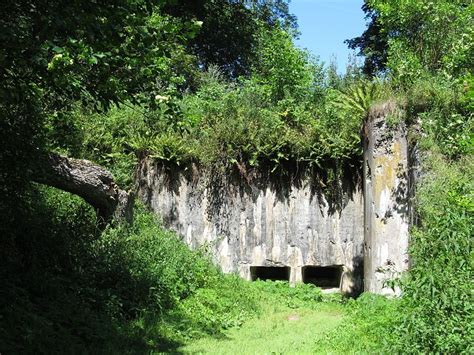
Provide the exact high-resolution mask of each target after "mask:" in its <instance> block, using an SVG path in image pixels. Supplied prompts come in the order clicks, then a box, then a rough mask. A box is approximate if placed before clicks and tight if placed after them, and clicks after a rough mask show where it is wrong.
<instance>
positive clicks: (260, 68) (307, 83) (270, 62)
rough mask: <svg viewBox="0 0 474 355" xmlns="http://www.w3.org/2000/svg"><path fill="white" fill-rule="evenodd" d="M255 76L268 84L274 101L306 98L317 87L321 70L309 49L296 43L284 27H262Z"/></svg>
mask: <svg viewBox="0 0 474 355" xmlns="http://www.w3.org/2000/svg"><path fill="white" fill-rule="evenodd" d="M256 57H257V59H256V62H255V64H254V65H253V77H252V79H253V80H254V81H256V82H258V83H259V84H262V85H263V86H265V87H268V90H269V92H270V97H271V99H272V100H273V101H274V102H278V101H280V100H283V99H285V98H291V99H293V100H297V101H302V100H304V99H305V97H307V96H309V95H311V93H312V91H313V90H314V81H315V73H316V72H317V71H318V70H321V68H319V67H318V66H317V65H315V64H314V63H312V62H311V61H310V56H309V53H308V52H306V51H304V50H301V49H299V48H297V47H295V45H294V43H293V39H292V37H291V35H290V34H289V33H288V32H286V31H284V30H281V29H275V30H272V31H261V33H260V34H259V43H258V47H257V50H256Z"/></svg>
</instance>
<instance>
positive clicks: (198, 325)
mask: <svg viewBox="0 0 474 355" xmlns="http://www.w3.org/2000/svg"><path fill="white" fill-rule="evenodd" d="M31 198H32V200H31V204H32V205H33V206H32V207H34V208H32V210H30V211H29V212H28V213H26V212H25V216H24V221H25V226H27V227H26V229H24V230H23V229H21V228H18V233H19V234H18V235H17V236H16V238H15V239H13V240H11V241H10V243H9V244H8V243H5V244H4V245H5V246H8V248H4V249H3V250H2V251H1V256H2V258H1V259H0V260H1V265H2V268H1V271H0V272H1V274H0V275H1V276H2V280H3V282H4V286H5V287H2V290H1V291H0V296H1V301H2V302H1V303H0V313H1V314H2V317H0V329H1V331H2V341H1V343H0V351H2V352H6V353H11V352H18V351H23V352H48V353H51V352H65V351H67V352H88V351H94V352H99V353H101V352H105V353H115V352H120V353H128V352H130V353H137V352H146V351H150V350H152V349H169V348H175V347H176V346H178V345H179V342H181V341H183V340H184V339H188V338H189V337H190V336H196V335H197V334H217V333H219V332H220V331H221V330H223V329H225V328H228V327H230V326H234V325H238V324H240V323H241V322H242V321H243V320H244V319H246V318H247V317H250V316H251V315H252V314H254V313H255V312H256V311H257V310H258V308H257V306H256V300H255V298H254V296H253V294H252V292H249V293H247V292H246V290H247V288H246V284H245V282H244V281H243V280H241V279H239V278H237V277H233V276H224V275H223V274H222V273H221V272H220V271H219V270H218V269H217V268H216V267H214V266H213V265H212V264H211V263H210V261H209V260H208V259H207V257H206V256H205V255H203V254H202V253H200V252H198V251H197V252H194V251H191V250H189V249H188V247H187V246H186V245H184V244H183V243H182V242H181V241H180V240H179V238H178V237H177V236H176V235H175V234H173V233H171V232H168V231H165V230H164V229H162V228H161V227H160V225H159V223H158V221H157V220H156V218H154V217H153V216H152V215H151V214H149V213H148V212H146V211H144V210H143V209H141V208H139V209H138V211H137V214H136V220H135V224H134V225H133V226H131V227H125V226H119V227H114V228H108V229H107V230H106V231H105V232H103V233H100V231H98V230H97V229H96V225H95V216H94V212H93V211H92V209H91V208H90V207H89V206H88V205H87V204H85V203H84V202H83V201H81V200H80V199H79V198H77V197H74V196H71V195H69V194H67V193H63V192H58V191H57V190H54V189H41V191H37V192H32V195H31ZM236 290H241V291H239V292H237V291H236ZM170 329H175V330H182V332H183V333H182V334H184V335H183V336H180V334H179V333H174V332H173V333H170V332H169V330H170Z"/></svg>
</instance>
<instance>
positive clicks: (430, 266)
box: [391, 150, 474, 353]
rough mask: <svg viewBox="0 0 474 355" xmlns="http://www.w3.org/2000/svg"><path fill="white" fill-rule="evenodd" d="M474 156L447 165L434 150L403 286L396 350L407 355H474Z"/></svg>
mask: <svg viewBox="0 0 474 355" xmlns="http://www.w3.org/2000/svg"><path fill="white" fill-rule="evenodd" d="M473 163H474V162H473V160H472V157H466V158H463V159H461V160H460V161H458V162H451V163H449V162H446V161H445V160H444V159H443V158H442V157H441V156H439V155H438V154H436V153H435V152H434V151H433V150H432V151H431V153H429V160H427V161H425V162H424V166H425V168H426V169H427V168H430V170H429V172H428V173H427V175H426V176H424V177H423V183H422V184H421V186H420V187H419V189H418V191H417V194H418V201H419V203H418V208H417V211H418V213H419V214H420V218H421V224H420V226H419V227H418V228H416V229H415V230H414V231H413V232H412V234H411V237H412V240H411V247H410V257H411V263H412V268H411V270H410V272H409V274H408V275H407V279H406V280H405V281H404V283H403V292H404V295H403V297H402V302H401V304H400V309H401V312H400V317H399V319H398V321H397V323H396V327H395V335H396V336H395V337H394V338H393V344H391V345H392V347H393V348H394V349H395V350H397V351H398V352H405V353H420V352H421V353H425V352H435V353H472V351H473V350H474V349H473V348H472V346H473V344H474V338H473V334H474V331H473V330H474V329H473V324H474V322H473V321H474V319H473V314H474V306H473V303H472V298H471V292H472V279H473V276H474V274H473V265H472V236H473V235H474V223H473V221H474V186H473V182H472V172H473V171H474V170H473V168H474V164H473Z"/></svg>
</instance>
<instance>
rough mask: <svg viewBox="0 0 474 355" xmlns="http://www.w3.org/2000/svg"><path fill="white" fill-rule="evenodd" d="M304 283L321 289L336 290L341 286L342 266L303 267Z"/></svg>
mask: <svg viewBox="0 0 474 355" xmlns="http://www.w3.org/2000/svg"><path fill="white" fill-rule="evenodd" d="M302 271H303V282H304V283H307V284H313V285H316V286H317V287H321V288H336V287H340V285H341V276H342V265H331V266H303V269H302Z"/></svg>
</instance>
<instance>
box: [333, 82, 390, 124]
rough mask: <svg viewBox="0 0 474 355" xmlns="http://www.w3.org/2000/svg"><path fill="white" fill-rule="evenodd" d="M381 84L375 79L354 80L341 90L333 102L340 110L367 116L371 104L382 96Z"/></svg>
mask: <svg viewBox="0 0 474 355" xmlns="http://www.w3.org/2000/svg"><path fill="white" fill-rule="evenodd" d="M382 85H383V84H382V83H381V82H378V81H376V80H372V81H367V80H362V81H360V82H356V83H354V84H352V85H350V86H347V87H346V88H343V89H342V90H341V94H340V97H339V98H337V99H336V100H335V104H336V105H337V107H339V108H340V109H341V110H342V111H349V112H353V113H354V114H355V115H358V116H362V117H367V115H368V113H369V110H370V108H371V107H372V105H374V103H375V102H376V101H377V100H380V99H381V97H382V94H381V91H382Z"/></svg>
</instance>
